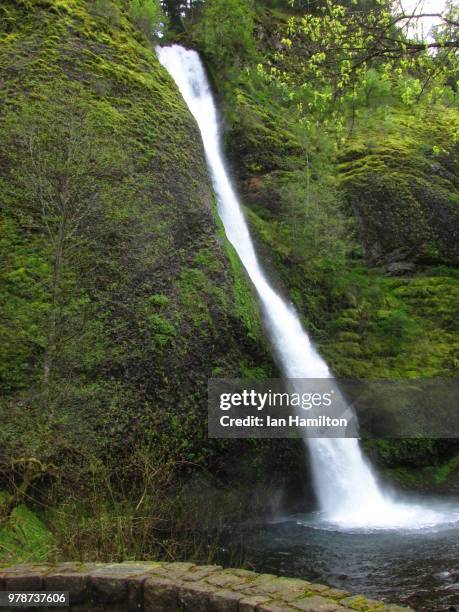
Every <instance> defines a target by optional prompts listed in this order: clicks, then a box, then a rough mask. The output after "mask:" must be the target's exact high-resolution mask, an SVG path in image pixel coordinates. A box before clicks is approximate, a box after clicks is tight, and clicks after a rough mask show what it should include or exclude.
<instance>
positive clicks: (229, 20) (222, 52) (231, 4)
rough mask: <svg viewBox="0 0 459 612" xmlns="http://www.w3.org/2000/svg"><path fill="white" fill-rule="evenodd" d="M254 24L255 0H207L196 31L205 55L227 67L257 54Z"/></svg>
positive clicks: (224, 67)
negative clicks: (255, 52)
mask: <svg viewBox="0 0 459 612" xmlns="http://www.w3.org/2000/svg"><path fill="white" fill-rule="evenodd" d="M254 25H255V24H254V10H253V1H252V0H249V1H245V0H207V1H206V3H205V6H204V11H203V14H202V17H201V18H200V20H199V22H198V23H197V25H196V27H195V28H194V30H193V34H194V37H195V39H196V41H197V42H198V44H199V45H200V48H201V49H202V50H203V52H204V54H205V55H206V56H207V57H208V58H209V59H211V60H212V62H213V64H214V65H215V66H216V67H218V69H220V70H224V69H228V68H229V66H230V65H231V64H234V63H236V64H237V63H240V62H242V61H247V60H250V59H251V58H252V57H253V55H254V51H255V45H254V40H253V31H254Z"/></svg>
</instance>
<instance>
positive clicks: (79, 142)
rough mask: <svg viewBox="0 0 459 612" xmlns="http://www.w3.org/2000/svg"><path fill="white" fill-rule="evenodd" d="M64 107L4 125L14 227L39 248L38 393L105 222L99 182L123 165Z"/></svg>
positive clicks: (34, 107)
mask: <svg viewBox="0 0 459 612" xmlns="http://www.w3.org/2000/svg"><path fill="white" fill-rule="evenodd" d="M66 103H67V107H66V109H65V110H62V109H60V108H59V107H56V106H55V105H54V104H40V103H35V104H31V105H30V106H28V107H27V108H23V109H22V111H21V114H20V115H16V114H15V113H12V114H10V115H9V116H8V117H7V118H6V121H5V124H4V126H3V127H4V130H3V134H4V142H5V146H6V147H7V148H8V151H9V154H10V156H11V159H13V160H14V165H13V167H12V168H11V172H10V174H11V179H12V183H13V184H14V185H15V186H16V188H17V189H18V191H19V193H20V197H21V201H22V206H21V207H20V209H19V210H18V212H17V214H18V215H20V217H19V218H18V223H19V224H20V225H21V226H22V227H23V229H24V231H27V232H30V233H31V234H34V235H39V236H40V237H41V239H42V240H43V241H44V243H45V245H46V247H45V252H46V254H47V259H48V261H47V269H48V270H49V277H48V278H47V282H48V287H47V293H48V296H49V302H48V304H47V306H46V312H47V317H46V318H47V321H46V324H45V326H44V327H45V333H44V354H43V366H42V372H43V375H42V376H43V383H44V385H45V387H47V386H48V385H49V383H50V379H51V377H52V373H53V369H54V366H55V365H56V363H57V362H56V358H57V355H58V354H59V353H60V350H61V349H62V343H64V342H65V341H66V334H67V333H69V330H68V329H66V323H65V321H66V310H67V309H68V307H69V304H70V303H72V302H73V308H78V294H79V291H78V288H76V287H75V286H74V281H73V280H72V279H73V275H74V274H73V270H74V269H75V268H76V267H77V261H81V259H82V258H83V257H84V254H85V253H86V252H87V250H88V248H89V245H90V243H91V240H93V236H94V232H95V229H96V228H97V227H98V226H99V225H100V223H101V222H102V218H103V215H104V210H103V209H104V204H105V199H104V188H103V178H104V177H107V176H109V175H113V174H114V173H115V174H116V172H117V171H120V172H122V170H121V168H122V165H123V164H124V161H121V157H120V152H119V151H116V150H114V148H113V146H111V145H110V143H109V142H108V141H107V140H106V139H104V138H102V137H101V136H99V135H97V132H96V131H95V126H94V124H93V122H92V121H91V120H90V119H89V117H88V115H87V114H86V112H85V111H84V109H82V108H81V107H79V106H78V105H77V104H76V102H75V103H72V100H67V102H66ZM10 212H11V211H10ZM13 214H14V211H13Z"/></svg>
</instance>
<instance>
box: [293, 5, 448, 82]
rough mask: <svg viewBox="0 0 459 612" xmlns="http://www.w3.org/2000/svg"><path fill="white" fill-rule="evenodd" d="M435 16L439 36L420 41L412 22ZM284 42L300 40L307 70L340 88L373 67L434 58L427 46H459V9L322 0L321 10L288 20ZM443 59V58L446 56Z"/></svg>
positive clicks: (423, 62) (421, 61) (431, 48)
mask: <svg viewBox="0 0 459 612" xmlns="http://www.w3.org/2000/svg"><path fill="white" fill-rule="evenodd" d="M423 17H437V18H438V19H440V21H441V24H440V26H438V27H437V35H436V37H435V40H421V39H419V37H418V36H417V35H416V33H415V32H414V33H413V30H412V27H411V26H412V25H413V22H416V21H419V20H420V19H422V18H423ZM284 42H285V44H286V45H292V44H296V51H297V52H300V54H301V57H302V61H303V62H305V63H307V64H308V67H309V72H310V73H314V72H315V75H316V76H317V77H319V78H322V79H324V80H328V81H330V79H332V81H333V82H335V83H336V85H337V89H341V88H343V86H345V85H347V84H349V83H351V82H353V81H355V80H356V79H358V78H359V76H360V75H361V74H362V73H363V72H364V71H366V70H367V69H368V68H371V67H372V66H375V65H379V64H380V63H381V62H384V63H385V64H386V66H388V67H391V66H396V65H400V64H401V65H402V66H403V67H404V68H409V67H410V65H411V66H415V65H416V63H417V64H419V63H422V64H424V67H426V66H427V64H429V63H432V61H431V60H432V55H429V54H428V53H427V52H428V51H429V50H437V51H439V50H446V51H449V50H451V51H455V50H457V49H459V9H455V8H453V7H451V6H450V7H448V8H447V9H446V10H445V12H444V13H438V14H437V13H435V14H426V13H418V14H407V13H406V12H404V11H403V10H401V9H400V8H397V7H393V6H392V3H391V2H389V1H388V0H379V2H378V6H377V7H376V8H372V9H371V10H369V11H365V10H359V9H358V7H354V8H353V7H346V6H344V5H343V4H337V3H335V2H332V0H324V4H323V6H322V7H321V11H320V12H319V13H317V14H306V15H304V16H303V17H302V18H301V19H297V18H292V19H290V22H289V30H288V37H287V38H286V39H285V40H284ZM442 59H443V60H444V59H445V58H442Z"/></svg>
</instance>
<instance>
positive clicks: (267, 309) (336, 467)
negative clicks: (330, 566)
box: [157, 45, 444, 528]
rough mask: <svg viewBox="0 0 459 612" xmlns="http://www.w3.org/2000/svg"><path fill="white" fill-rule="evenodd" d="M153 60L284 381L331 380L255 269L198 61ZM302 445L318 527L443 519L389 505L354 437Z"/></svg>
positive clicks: (189, 56)
mask: <svg viewBox="0 0 459 612" xmlns="http://www.w3.org/2000/svg"><path fill="white" fill-rule="evenodd" d="M157 54H158V58H159V61H160V62H161V64H162V65H163V66H164V67H165V68H166V69H167V71H168V72H169V73H170V75H171V76H172V78H173V79H174V80H175V82H176V84H177V86H178V88H179V90H180V93H181V94H182V96H183V98H184V100H185V102H186V104H187V105H188V108H189V109H190V111H191V113H192V115H193V116H194V118H195V120H196V122H197V124H198V127H199V129H200V132H201V136H202V141H203V144H204V150H205V154H206V158H207V164H208V167H209V170H210V174H211V178H212V183H213V187H214V190H215V194H216V197H217V202H218V211H219V215H220V217H221V219H222V222H223V225H224V228H225V232H226V236H227V238H228V240H229V241H230V242H231V244H232V245H233V247H234V248H235V250H236V252H237V253H238V255H239V258H240V260H241V262H242V264H243V265H244V267H245V269H246V271H247V273H248V275H249V277H250V279H251V281H252V283H253V285H254V286H255V289H256V291H257V294H258V296H259V299H260V302H261V304H262V306H263V311H264V313H265V318H266V327H267V330H268V333H269V334H270V339H271V342H272V345H273V347H274V350H275V352H276V355H277V357H278V360H279V362H280V364H281V366H282V369H283V372H284V375H285V376H286V377H287V378H290V379H294V378H329V377H331V373H330V370H329V369H328V367H327V364H326V363H325V361H324V360H323V359H322V358H321V357H320V355H319V354H318V353H317V351H316V349H315V348H314V346H313V344H312V343H311V341H310V339H309V337H308V335H307V333H306V331H305V330H304V329H303V327H302V325H301V322H300V319H299V317H298V315H297V313H296V312H295V310H294V308H293V307H292V306H291V305H289V304H288V303H286V302H285V301H284V300H283V299H282V298H281V297H280V296H279V295H278V294H277V293H276V292H275V291H274V289H273V288H272V287H271V285H270V284H269V282H268V280H267V278H266V275H265V273H264V271H263V269H262V267H261V266H260V263H259V261H258V258H257V255H256V252H255V249H254V245H253V243H252V239H251V237H250V233H249V229H248V226H247V223H246V220H245V218H244V214H243V212H242V209H241V206H240V203H239V201H238V197H237V195H236V192H235V190H234V188H233V186H232V183H231V179H230V177H229V174H228V172H227V170H226V167H225V161H224V157H223V154H222V148H221V142H220V130H219V120H218V114H217V110H216V106H215V103H214V100H213V96H212V92H211V89H210V85H209V83H208V80H207V77H206V74H205V71H204V68H203V66H202V64H201V60H200V58H199V55H198V54H197V53H196V51H192V50H188V49H184V48H183V47H181V46H179V45H172V46H169V47H157ZM349 410H350V409H349ZM305 444H306V445H307V446H308V448H309V454H310V457H311V465H312V472H313V478H314V485H315V490H316V493H317V497H318V501H319V506H320V511H321V513H322V515H323V518H324V520H325V521H328V522H330V523H333V524H338V525H342V526H344V527H364V528H395V527H404V528H412V527H414V528H419V527H422V526H426V525H432V524H435V523H438V522H440V521H442V520H444V519H443V516H442V515H441V514H440V513H439V512H436V511H434V510H430V509H427V508H425V507H422V506H419V505H416V504H408V503H401V502H396V501H394V500H393V499H391V498H390V497H389V495H388V494H386V493H385V492H384V491H383V490H382V489H381V488H380V486H379V485H378V482H377V480H376V478H375V475H374V474H373V471H372V469H371V467H370V465H369V464H368V462H367V461H366V459H365V457H364V456H363V454H362V451H361V448H360V443H359V441H358V440H357V439H356V438H306V439H305Z"/></svg>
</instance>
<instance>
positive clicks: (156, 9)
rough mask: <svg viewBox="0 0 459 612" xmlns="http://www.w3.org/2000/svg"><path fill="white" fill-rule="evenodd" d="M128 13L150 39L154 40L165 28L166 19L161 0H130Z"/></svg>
mask: <svg viewBox="0 0 459 612" xmlns="http://www.w3.org/2000/svg"><path fill="white" fill-rule="evenodd" d="M128 13H129V17H130V19H131V20H132V21H133V22H134V23H135V25H136V26H137V27H138V28H139V30H141V31H142V32H143V34H144V35H145V36H146V37H147V38H149V39H151V38H154V37H155V36H156V35H157V33H158V32H160V31H161V29H162V27H163V24H164V20H165V17H164V13H163V11H162V10H161V5H160V3H159V0H129V5H128Z"/></svg>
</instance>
